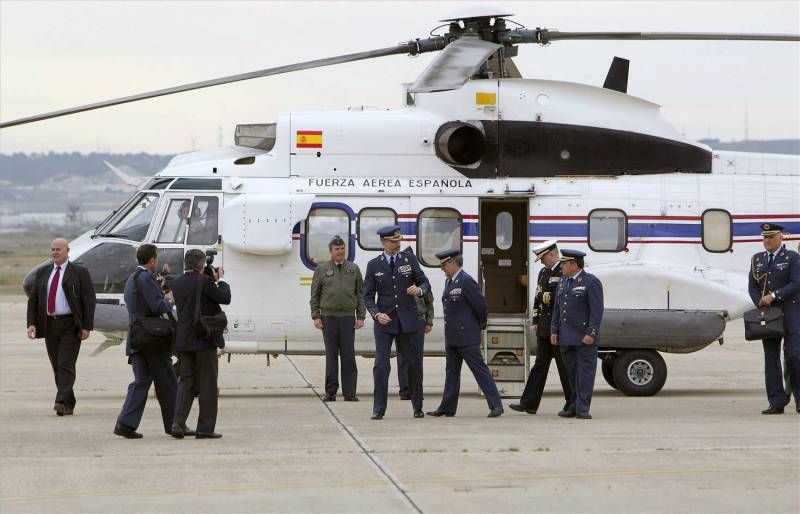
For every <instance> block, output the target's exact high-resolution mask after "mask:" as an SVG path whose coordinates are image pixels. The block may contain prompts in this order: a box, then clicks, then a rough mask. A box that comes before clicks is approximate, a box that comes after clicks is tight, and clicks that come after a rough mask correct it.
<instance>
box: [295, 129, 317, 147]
mask: <svg viewBox="0 0 800 514" xmlns="http://www.w3.org/2000/svg"><path fill="white" fill-rule="evenodd" d="M297 148H322V131H321V130H298V131H297Z"/></svg>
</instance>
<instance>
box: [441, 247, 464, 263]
mask: <svg viewBox="0 0 800 514" xmlns="http://www.w3.org/2000/svg"><path fill="white" fill-rule="evenodd" d="M460 254H461V251H460V250H445V251H443V252H439V253H437V254H436V258H437V259H439V260H440V261H441V264H444V263H445V262H447V261H449V260H450V259H452V258H453V257H455V256H457V255H460Z"/></svg>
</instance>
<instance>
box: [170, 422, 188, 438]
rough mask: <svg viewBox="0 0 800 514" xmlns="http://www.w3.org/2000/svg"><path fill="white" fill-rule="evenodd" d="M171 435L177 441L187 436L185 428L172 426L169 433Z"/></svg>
mask: <svg viewBox="0 0 800 514" xmlns="http://www.w3.org/2000/svg"><path fill="white" fill-rule="evenodd" d="M169 435H171V436H172V437H174V438H175V439H183V436H184V435H186V433H185V432H184V430H183V428H182V427H180V426H178V425H172V428H171V429H170V431H169Z"/></svg>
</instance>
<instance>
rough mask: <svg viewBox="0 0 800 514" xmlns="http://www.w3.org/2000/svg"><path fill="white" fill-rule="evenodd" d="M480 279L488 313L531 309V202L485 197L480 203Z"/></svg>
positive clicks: (521, 312)
mask: <svg viewBox="0 0 800 514" xmlns="http://www.w3.org/2000/svg"><path fill="white" fill-rule="evenodd" d="M480 265H481V279H482V281H481V282H482V286H483V290H484V295H485V296H486V302H487V304H488V306H489V314H490V315H491V314H503V315H525V314H526V312H527V309H528V283H527V273H528V202H527V200H525V199H520V200H516V199H514V200H496V199H485V200H482V201H481V206H480Z"/></svg>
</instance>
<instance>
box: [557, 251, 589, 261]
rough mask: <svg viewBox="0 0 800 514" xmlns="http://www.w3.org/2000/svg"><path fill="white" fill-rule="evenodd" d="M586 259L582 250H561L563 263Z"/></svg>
mask: <svg viewBox="0 0 800 514" xmlns="http://www.w3.org/2000/svg"><path fill="white" fill-rule="evenodd" d="M584 257H586V254H585V253H583V252H582V251H580V250H570V249H569V248H562V249H561V260H562V261H574V260H575V259H582V258H584Z"/></svg>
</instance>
